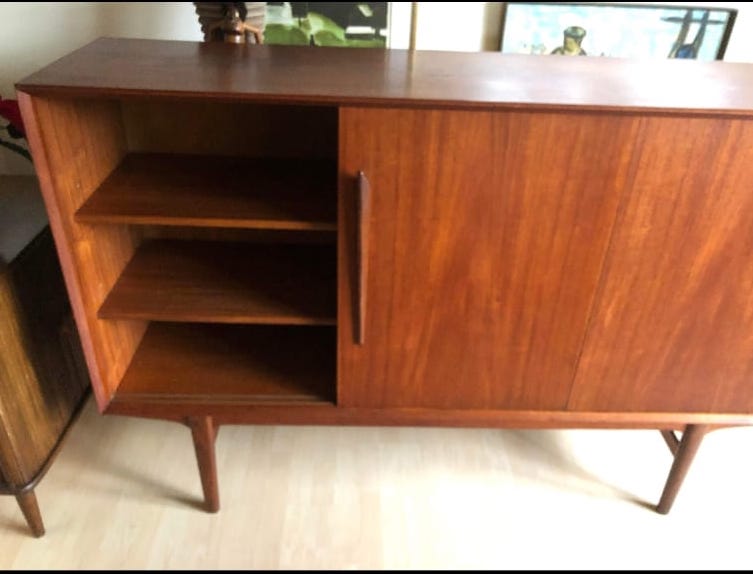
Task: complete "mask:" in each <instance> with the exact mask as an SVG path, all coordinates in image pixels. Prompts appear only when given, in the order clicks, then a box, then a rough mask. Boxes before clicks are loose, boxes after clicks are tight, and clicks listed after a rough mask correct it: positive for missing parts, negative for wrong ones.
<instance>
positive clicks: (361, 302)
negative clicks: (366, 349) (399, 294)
mask: <svg viewBox="0 0 753 574" xmlns="http://www.w3.org/2000/svg"><path fill="white" fill-rule="evenodd" d="M356 213H357V215H356V217H357V220H358V221H357V226H358V229H357V230H356V257H357V261H356V270H357V274H356V277H357V282H358V285H356V290H357V291H356V294H357V298H356V301H357V302H358V308H357V309H356V313H357V316H356V333H355V335H356V344H358V345H363V343H364V340H365V338H366V285H367V282H368V278H369V220H370V219H371V185H370V184H369V180H368V178H367V177H366V174H364V173H363V172H362V171H359V172H358V193H357V195H356Z"/></svg>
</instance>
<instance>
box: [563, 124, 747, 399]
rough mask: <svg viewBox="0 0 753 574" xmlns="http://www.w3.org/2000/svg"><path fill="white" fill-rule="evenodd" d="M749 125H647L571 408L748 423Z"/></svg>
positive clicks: (616, 230)
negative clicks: (734, 417)
mask: <svg viewBox="0 0 753 574" xmlns="http://www.w3.org/2000/svg"><path fill="white" fill-rule="evenodd" d="M752 192H753V121H750V120H732V119H730V120H723V119H700V118H696V119H689V118H661V117H654V118H650V119H646V120H645V132H644V137H643V140H642V145H641V146H640V148H639V149H638V150H637V161H636V163H635V173H634V175H633V176H632V178H631V184H630V186H629V188H628V194H627V198H628V199H627V200H626V203H625V209H624V211H623V215H622V217H621V220H620V221H619V222H618V223H617V224H616V226H615V233H614V239H613V242H612V247H611V249H610V255H609V257H608V260H607V264H606V266H605V279H604V287H603V290H602V292H601V294H600V296H599V299H598V302H597V304H596V306H595V308H594V318H593V321H592V325H591V328H590V331H589V333H588V335H587V339H586V344H585V346H584V351H583V355H582V360H581V364H580V368H579V372H578V375H577V379H576V383H575V386H574V388H573V395H572V398H571V400H570V405H569V407H570V409H572V410H579V411H615V410H618V411H643V412H648V411H662V412H719V413H753V193H752Z"/></svg>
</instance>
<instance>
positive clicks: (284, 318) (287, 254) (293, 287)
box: [99, 240, 337, 325]
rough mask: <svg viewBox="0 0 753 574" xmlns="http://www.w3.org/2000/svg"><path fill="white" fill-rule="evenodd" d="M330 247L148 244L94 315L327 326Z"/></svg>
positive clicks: (330, 321) (332, 273)
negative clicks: (97, 313)
mask: <svg viewBox="0 0 753 574" xmlns="http://www.w3.org/2000/svg"><path fill="white" fill-rule="evenodd" d="M335 261H336V254H335V250H334V247H333V246H331V245H276V244H260V245H255V244H250V243H224V242H211V241H210V242H201V241H169V240H159V241H149V242H147V243H145V244H144V245H142V246H141V247H140V248H139V249H138V251H136V253H135V255H134V256H133V259H131V261H130V262H129V263H128V265H127V266H126V268H125V270H124V271H123V273H122V275H121V276H120V278H119V279H118V281H117V282H116V284H115V286H114V287H113V289H112V291H111V292H110V293H109V295H108V296H107V299H105V302H104V304H103V305H102V307H101V308H100V309H99V317H100V318H101V319H146V320H151V321H181V322H189V321H195V322H214V323H249V324H252V323H255V324H285V325H334V324H335V323H336V303H337V292H336V290H337V285H336V283H337V280H336V277H337V271H336V268H337V265H336V262H335Z"/></svg>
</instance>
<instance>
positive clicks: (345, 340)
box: [338, 108, 639, 409]
mask: <svg viewBox="0 0 753 574" xmlns="http://www.w3.org/2000/svg"><path fill="white" fill-rule="evenodd" d="M638 125H639V121H638V120H637V119H635V118H633V117H631V116H627V115H625V116H609V115H604V114H601V115H597V114H593V115H591V114H567V113H531V112H517V111H516V112H488V111H450V110H441V111H440V110H408V109H391V110H385V109H377V108H370V109H358V108H345V109H342V110H341V112H340V169H341V179H340V196H341V201H340V233H341V235H340V261H341V266H340V304H339V321H338V325H339V353H340V363H339V367H340V370H339V403H340V404H341V405H343V406H358V407H433V408H499V409H564V408H565V407H566V405H567V400H568V396H569V393H570V389H571V385H572V382H573V378H574V375H575V367H576V363H577V360H578V355H579V353H580V350H581V346H582V343H583V339H584V335H585V329H586V324H587V318H588V315H589V312H590V310H591V306H592V303H593V300H594V295H595V291H596V287H597V282H598V278H599V274H600V271H601V267H602V264H603V258H604V254H605V252H606V248H607V244H608V240H609V236H610V233H611V230H612V226H613V223H614V220H615V217H616V212H617V206H618V203H619V196H620V193H621V190H622V189H623V187H624V180H625V177H626V174H627V172H628V167H629V163H630V155H631V149H632V145H633V141H634V140H635V137H636V133H637V129H638ZM361 170H363V172H364V173H365V174H366V177H367V178H368V179H369V181H370V184H371V193H370V201H371V205H370V209H371V215H370V221H369V225H368V230H369V234H370V235H369V238H368V246H369V247H368V269H369V274H368V280H367V284H366V286H365V289H366V302H365V308H364V313H365V329H364V338H365V339H364V343H363V344H362V345H357V344H355V342H354V341H355V338H354V321H353V313H354V309H355V306H356V305H357V301H358V299H359V297H358V294H357V293H354V289H355V287H356V285H357V281H356V280H355V276H354V273H353V269H354V267H355V266H356V261H355V259H356V250H355V247H354V246H355V245H356V244H357V243H358V241H357V237H356V231H357V226H356V225H355V222H354V218H355V207H356V201H355V195H356V187H357V186H356V180H357V175H358V173H359V171H361Z"/></svg>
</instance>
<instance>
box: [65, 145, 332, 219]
mask: <svg viewBox="0 0 753 574" xmlns="http://www.w3.org/2000/svg"><path fill="white" fill-rule="evenodd" d="M336 190H337V169H336V163H335V162H334V161H333V160H328V159H270V158H234V157H216V156H209V155H183V154H171V153H130V154H128V155H126V157H125V158H124V159H123V161H122V162H121V163H120V164H119V165H118V166H117V167H116V168H115V170H114V171H113V172H112V173H111V174H110V175H109V176H108V177H107V178H106V179H105V181H104V182H103V183H102V184H101V185H100V186H99V187H98V188H97V189H96V190H95V191H94V192H93V193H92V195H91V196H90V197H89V198H88V199H87V201H86V202H85V203H84V204H83V205H82V206H81V208H80V209H79V210H78V211H77V213H76V221H78V222H79V223H125V224H136V225H171V226H183V227H193V226H201V227H226V228H242V229H297V230H318V231H335V230H336V229H337V193H336Z"/></svg>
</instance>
